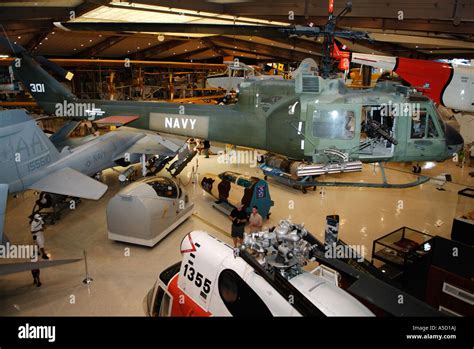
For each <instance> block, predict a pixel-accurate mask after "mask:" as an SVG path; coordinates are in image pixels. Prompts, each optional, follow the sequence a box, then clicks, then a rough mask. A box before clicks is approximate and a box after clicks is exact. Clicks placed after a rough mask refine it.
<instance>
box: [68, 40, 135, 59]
mask: <svg viewBox="0 0 474 349" xmlns="http://www.w3.org/2000/svg"><path fill="white" fill-rule="evenodd" d="M126 38H127V37H126V36H109V37H108V38H106V39H105V40H102V41H101V42H99V43H97V44H96V45H94V46H91V47H88V48H86V49H85V50H82V51H81V52H79V53H77V54H76V55H74V56H73V57H74V58H91V57H96V56H97V55H98V54H99V53H101V52H102V51H105V50H107V49H108V48H110V47H112V46H114V45H116V44H118V43H119V42H121V41H123V40H125V39H126Z"/></svg>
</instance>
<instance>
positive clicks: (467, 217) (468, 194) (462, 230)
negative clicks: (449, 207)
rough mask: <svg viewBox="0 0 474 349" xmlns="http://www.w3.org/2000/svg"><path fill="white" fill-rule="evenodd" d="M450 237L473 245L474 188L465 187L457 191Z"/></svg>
mask: <svg viewBox="0 0 474 349" xmlns="http://www.w3.org/2000/svg"><path fill="white" fill-rule="evenodd" d="M451 238H452V239H453V240H457V241H460V242H462V243H465V244H468V245H474V189H471V188H465V189H462V190H460V191H459V192H458V202H457V206H456V213H455V215H454V220H453V228H452V230H451Z"/></svg>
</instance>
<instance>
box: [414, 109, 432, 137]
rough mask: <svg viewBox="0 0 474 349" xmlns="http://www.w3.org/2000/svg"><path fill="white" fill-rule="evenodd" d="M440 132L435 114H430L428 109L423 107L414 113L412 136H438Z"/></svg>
mask: <svg viewBox="0 0 474 349" xmlns="http://www.w3.org/2000/svg"><path fill="white" fill-rule="evenodd" d="M437 137H439V132H438V130H437V128H436V125H435V122H434V119H433V115H430V114H429V113H428V112H427V111H426V109H421V110H420V111H419V112H417V113H413V115H412V118H411V138H412V139H421V138H437Z"/></svg>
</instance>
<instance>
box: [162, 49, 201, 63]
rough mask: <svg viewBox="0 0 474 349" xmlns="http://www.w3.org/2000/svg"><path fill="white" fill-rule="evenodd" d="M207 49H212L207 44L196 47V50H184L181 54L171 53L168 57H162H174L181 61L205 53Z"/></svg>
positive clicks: (173, 58) (175, 59)
mask: <svg viewBox="0 0 474 349" xmlns="http://www.w3.org/2000/svg"><path fill="white" fill-rule="evenodd" d="M205 51H210V50H209V48H208V47H207V46H205V47H201V48H198V49H194V50H188V51H187V52H183V53H181V54H179V55H169V56H167V57H162V58H160V59H172V60H173V61H181V60H186V59H189V58H190V57H192V56H194V55H197V54H199V53H203V52H205Z"/></svg>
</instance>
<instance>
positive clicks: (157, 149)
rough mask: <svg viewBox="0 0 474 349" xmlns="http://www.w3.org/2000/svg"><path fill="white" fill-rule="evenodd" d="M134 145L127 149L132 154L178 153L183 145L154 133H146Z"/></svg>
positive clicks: (170, 154)
mask: <svg viewBox="0 0 474 349" xmlns="http://www.w3.org/2000/svg"><path fill="white" fill-rule="evenodd" d="M144 135H145V136H144V137H142V138H140V139H139V140H138V141H137V142H136V143H135V144H134V145H132V146H131V147H130V148H128V149H127V152H128V153H130V154H153V155H162V156H172V155H176V153H177V152H178V151H179V149H180V148H181V146H179V145H177V144H176V143H174V142H172V141H170V140H168V139H166V138H164V137H162V136H160V135H157V134H153V133H145V134H144Z"/></svg>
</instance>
